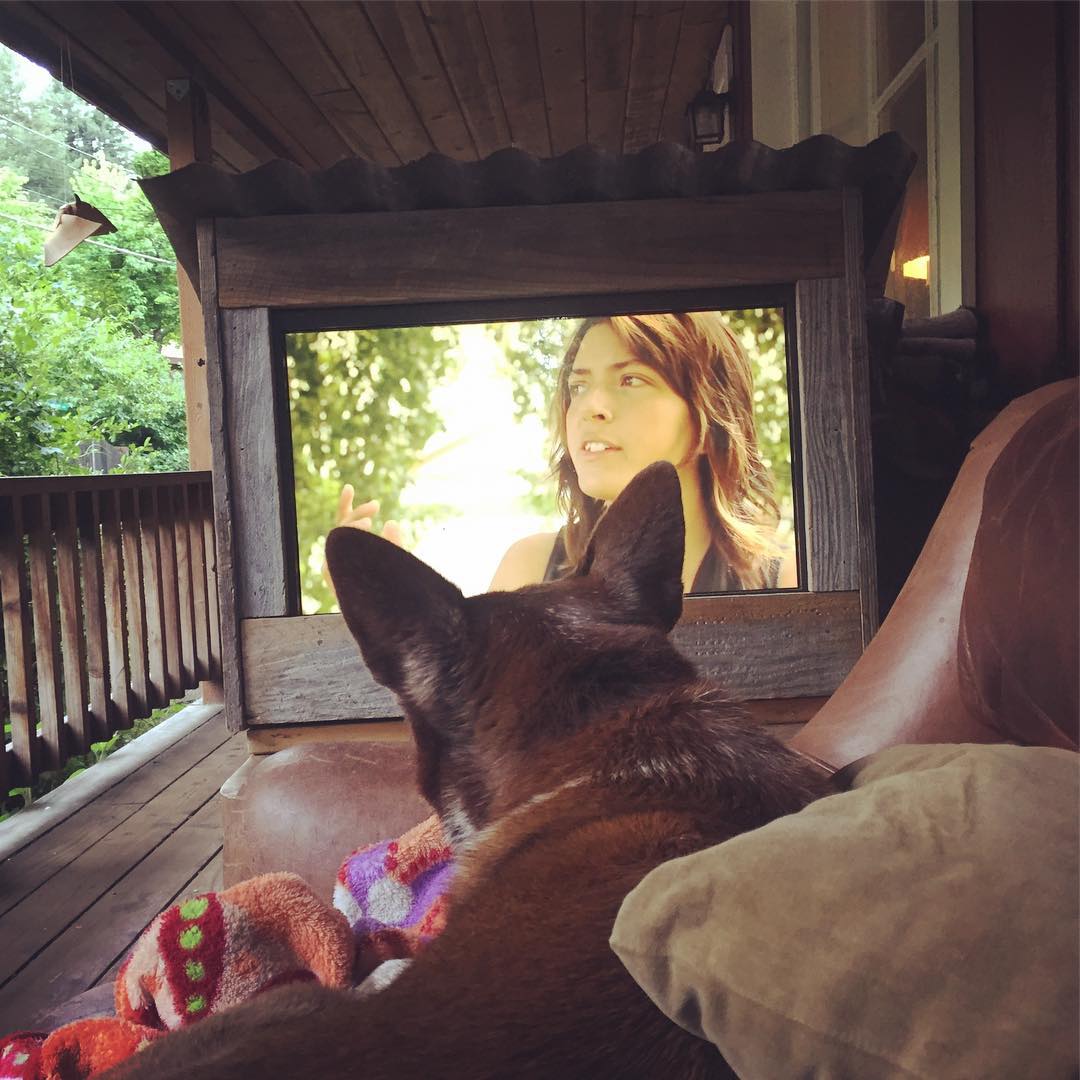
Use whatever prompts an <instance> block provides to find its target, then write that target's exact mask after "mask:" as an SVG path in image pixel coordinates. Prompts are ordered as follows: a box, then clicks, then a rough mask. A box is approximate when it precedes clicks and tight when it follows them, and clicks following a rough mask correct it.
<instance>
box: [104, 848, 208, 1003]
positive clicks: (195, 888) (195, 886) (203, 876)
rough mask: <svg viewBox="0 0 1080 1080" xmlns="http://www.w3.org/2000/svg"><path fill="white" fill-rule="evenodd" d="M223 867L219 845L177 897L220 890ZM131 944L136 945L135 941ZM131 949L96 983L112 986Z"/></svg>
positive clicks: (125, 950)
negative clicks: (212, 855)
mask: <svg viewBox="0 0 1080 1080" xmlns="http://www.w3.org/2000/svg"><path fill="white" fill-rule="evenodd" d="M222 868H223V858H222V849H221V848H220V847H219V848H218V849H217V851H216V852H215V854H214V857H213V858H212V859H211V860H210V861H209V862H208V863H207V864H206V865H205V866H203V867H202V868H201V869H200V870H199V871H198V873H196V874H195V876H194V877H193V878H192V879H191V880H190V881H189V882H188V883H187V884H186V885H185V886H184V887H183V888H182V889H181V890H180V891H179V893H178V894H177V898H178V899H181V900H183V899H185V898H186V897H189V896H199V895H200V894H202V893H207V892H220V891H221V888H222ZM131 944H132V945H134V941H133V942H132V943H131ZM130 951H131V946H128V947H127V948H125V949H124V951H123V952H122V953H121V954H120V955H119V956H118V957H117V958H116V959H115V960H114V961H113V963H112V966H111V967H110V968H109V970H108V971H106V972H105V973H104V974H103V975H102V976H101V977H100V978H99V979H98V980H97V983H96V985H98V986H101V985H102V984H108V985H109V986H112V984H113V982H114V981H115V980H116V975H117V972H118V971H119V970H120V965H121V964H122V963H123V962H124V961H125V960H126V959H127V956H128V953H129V952H130Z"/></svg>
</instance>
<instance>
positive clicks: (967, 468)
mask: <svg viewBox="0 0 1080 1080" xmlns="http://www.w3.org/2000/svg"><path fill="white" fill-rule="evenodd" d="M1076 400H1077V383H1076V380H1071V381H1069V382H1064V383H1055V384H1053V385H1051V386H1046V387H1043V388H1042V389H1040V390H1036V391H1035V392H1034V393H1031V394H1028V395H1026V396H1024V397H1022V398H1019V399H1017V400H1016V401H1014V402H1013V403H1012V404H1011V405H1009V407H1008V408H1006V409H1005V410H1003V411H1002V413H1001V414H1000V415H999V416H998V417H997V418H996V419H995V420H994V422H993V423H992V424H990V425H989V426H988V427H987V428H986V430H985V431H984V432H983V433H982V434H981V435H980V436H979V437H978V438H977V439H976V440H975V442H974V444H973V445H972V449H971V452H970V453H969V454H968V456H967V458H966V459H965V461H964V465H963V468H962V469H961V470H960V475H959V476H958V477H957V479H956V482H955V483H954V484H953V488H952V491H951V492H950V493H949V497H948V499H947V500H946V502H945V506H944V507H943V508H942V511H941V514H940V515H939V517H938V519H937V521H936V522H935V524H934V528H933V529H932V530H931V532H930V536H929V537H928V538H927V541H926V545H925V546H924V548H923V551H922V554H921V555H920V556H919V559H918V561H917V562H916V564H915V567H914V569H913V570H912V572H911V575H910V576H909V577H908V580H907V582H906V583H905V585H904V588H903V589H902V590H901V592H900V595H899V596H898V597H897V599H896V603H895V604H894V605H893V607H892V609H891V611H890V612H889V615H888V617H887V618H886V620H885V622H884V623H883V624H882V626H881V629H880V630H879V631H878V633H877V635H876V636H875V637H874V639H873V641H871V642H870V644H869V646H868V647H867V649H866V651H865V652H864V653H863V655H862V656H861V657H860V658H859V660H858V662H857V663H856V664H855V666H854V668H852V670H851V672H850V674H849V675H848V677H847V678H846V679H845V680H844V682H843V684H842V685H841V686H840V687H839V688H838V689H837V691H836V692H835V693H834V694H833V695H832V697H831V698H830V699H829V700H828V702H826V704H825V705H824V706H823V707H822V708H821V709H820V710H819V712H818V713H817V714H816V715H815V716H814V717H813V718H812V719H811V720H810V722H809V723H808V724H807V725H806V727H805V728H803V730H802V731H800V732H799V733H798V734H797V735H796V736H795V737H794V738H793V739H792V740H791V745H792V746H794V747H795V748H796V749H798V750H802V751H804V752H806V753H809V754H813V755H814V756H816V757H818V758H821V759H823V760H825V761H828V762H831V763H832V764H833V765H835V766H844V765H847V764H849V763H850V762H852V761H854V760H856V759H857V758H860V757H863V756H865V755H866V754H871V753H873V752H874V751H876V750H880V749H882V748H884V747H886V746H892V745H894V744H898V743H920V742H1004V741H1014V740H1017V741H1023V742H1033V743H1048V744H1049V745H1052V746H1062V745H1070V744H1069V743H1065V742H1062V740H1061V736H1060V735H1059V734H1058V733H1057V732H1056V727H1057V726H1060V727H1061V728H1062V730H1068V728H1069V725H1070V724H1073V725H1075V720H1076V717H1075V708H1076V695H1077V690H1076V687H1077V662H1076V629H1075V627H1076V621H1075V620H1076V605H1077V531H1076V500H1077V489H1076V471H1075V467H1074V468H1073V470H1072V473H1071V479H1070V475H1069V470H1068V468H1066V467H1065V458H1066V457H1067V455H1068V442H1067V439H1068V436H1067V434H1065V433H1064V432H1062V433H1055V430H1054V425H1057V424H1059V423H1064V424H1065V426H1066V428H1067V427H1068V424H1069V420H1068V416H1069V410H1070V409H1071V410H1072V412H1071V415H1072V420H1071V423H1072V426H1073V430H1074V434H1073V440H1074V442H1073V447H1074V452H1073V457H1074V461H1073V465H1074V466H1075V424H1076V419H1075V416H1076ZM1044 410H1045V411H1044ZM1036 416H1041V417H1043V419H1042V420H1040V421H1039V422H1037V423H1034V424H1033V426H1031V427H1030V429H1028V428H1027V427H1026V425H1027V424H1028V422H1029V421H1031V420H1032V419H1033V418H1034V417H1036ZM1021 429H1024V431H1023V432H1022V431H1021ZM1018 434H1019V435H1020V436H1022V438H1021V441H1020V442H1018V443H1017V445H1016V446H1015V447H1012V443H1013V440H1014V439H1015V438H1017V437H1018ZM1059 438H1060V439H1062V440H1064V441H1062V442H1061V445H1060V446H1058V448H1057V449H1056V450H1050V449H1049V448H1047V449H1046V450H1045V451H1040V450H1039V441H1040V439H1042V440H1044V441H1045V440H1049V443H1050V444H1051V445H1057V442H1058V440H1059ZM1009 448H1012V450H1011V452H1008V453H1007V450H1009ZM1043 453H1045V454H1046V455H1047V457H1046V460H1048V461H1053V462H1055V463H1056V464H1054V466H1053V470H1052V476H1051V475H1050V473H1047V472H1046V470H1045V469H1044V468H1042V467H1040V466H1036V471H1037V472H1039V475H1040V476H1041V478H1042V481H1043V482H1041V483H1035V482H1033V481H1029V483H1028V490H1027V493H1026V499H1025V498H1021V497H1016V496H1018V495H1019V494H1020V493H1018V492H1016V491H1015V487H1016V484H1015V483H1014V482H1013V481H1011V480H1010V477H1011V476H1013V475H1014V470H1016V469H1017V468H1018V467H1020V468H1021V472H1020V474H1018V475H1022V465H1021V462H1022V459H1023V458H1025V457H1026V456H1027V455H1029V454H1036V455H1039V454H1043ZM1000 459H1004V462H1005V464H1003V466H1002V470H1001V472H1000V474H995V477H994V483H993V484H992V485H988V484H987V477H988V475H989V474H990V472H991V469H992V468H993V467H994V465H995V463H996V462H998V461H999V460H1000ZM1009 462H1012V464H1009ZM984 488H985V489H986V503H985V506H984ZM1036 503H1037V504H1039V505H1040V507H1041V508H1040V509H1037V510H1036V509H1034V504H1036ZM1069 504H1071V507H1072V509H1071V511H1066V510H1065V509H1064V508H1065V507H1066V506H1068V505H1069ZM1070 513H1071V522H1072V526H1071V529H1072V531H1071V535H1069V534H1068V524H1067V522H1068V520H1069V517H1068V514H1070ZM1035 514H1037V515H1038V521H1039V522H1040V523H1042V524H1041V528H1042V529H1043V530H1044V531H1045V536H1040V535H1038V532H1037V531H1035V530H1033V531H1030V532H1029V531H1027V527H1026V525H1025V522H1026V521H1028V520H1032V521H1034V520H1035V518H1034V517H1033V515H1035ZM984 523H985V525H986V528H987V532H988V535H986V536H983V535H982V526H983V524H984ZM1003 527H1004V528H1006V530H1007V531H1006V533H1005V534H1004V537H1003V538H1000V539H999V538H997V537H995V536H994V535H993V534H994V531H995V530H1000V529H1002V528H1003ZM977 533H979V537H980V545H979V559H978V570H977V572H976V573H975V574H974V575H973V576H972V580H971V583H970V584H971V590H970V593H971V595H970V599H969V600H968V599H967V596H966V594H967V591H968V585H969V568H971V567H972V555H973V549H974V547H975V541H976V534H977ZM1021 536H1026V537H1027V540H1028V543H1027V544H1026V545H1024V546H1022V547H1019V548H1018V549H1017V550H1015V551H1013V550H1012V548H1011V547H1009V546H1008V545H1009V543H1010V541H1012V540H1013V539H1016V540H1019V538H1020V537H1021ZM991 556H992V557H993V560H994V561H993V562H992V561H991ZM1002 565H1004V566H1005V567H1006V569H1005V570H1002V569H1001V566H1002ZM1051 568H1052V569H1051ZM1043 571H1046V576H1047V577H1048V578H1050V577H1054V576H1056V579H1057V581H1058V582H1059V584H1060V595H1059V596H1058V597H1057V598H1056V599H1057V603H1056V604H1055V605H1054V610H1055V611H1060V612H1064V611H1065V609H1067V608H1068V607H1069V605H1071V607H1072V613H1071V619H1072V624H1071V625H1072V631H1071V633H1072V644H1071V654H1070V655H1068V656H1063V659H1062V664H1061V667H1060V669H1059V670H1058V671H1057V676H1058V678H1057V679H1056V680H1055V681H1054V685H1060V686H1062V687H1071V689H1068V688H1063V689H1061V690H1060V691H1058V690H1055V691H1054V693H1053V695H1052V700H1053V701H1054V702H1056V703H1058V704H1057V705H1056V706H1055V707H1061V708H1062V709H1066V708H1068V706H1067V705H1064V704H1062V703H1064V702H1066V701H1068V700H1071V701H1072V706H1071V708H1072V717H1071V720H1070V721H1068V722H1065V721H1060V722H1059V723H1058V725H1051V726H1047V725H1046V724H1045V723H1044V722H1040V723H1038V724H1036V723H1034V722H1029V720H1025V719H1021V718H1020V717H1019V716H1018V715H1010V716H1004V715H1003V713H1002V711H1001V709H1002V708H1004V707H1006V706H1007V707H1008V708H1009V709H1011V707H1012V705H1013V704H1014V700H1015V699H1016V697H1017V696H1019V695H1021V693H1022V692H1021V690H1020V689H1019V685H1020V684H1019V683H1017V684H1016V686H1017V689H1016V690H1015V692H1013V691H1012V690H1010V692H1009V694H1007V695H1003V694H1002V693H1001V692H1000V691H997V690H995V689H994V684H995V681H996V677H995V676H994V674H993V672H992V670H988V672H987V674H986V676H985V681H983V678H984V677H983V676H982V675H979V676H976V675H975V672H974V668H973V667H971V666H968V667H965V675H964V679H963V683H962V680H961V665H960V658H959V655H958V648H957V646H958V640H959V636H960V625H961V611H962V609H963V608H964V605H965V602H966V601H967V610H968V616H969V631H968V639H969V640H974V641H975V642H977V645H976V646H975V651H974V652H971V651H970V645H969V646H968V647H967V648H968V649H969V656H968V658H967V659H966V660H965V664H968V663H969V661H971V662H972V663H978V664H979V665H981V664H982V663H983V662H984V661H990V662H991V667H993V664H994V663H996V664H997V667H998V670H1000V669H1001V662H1000V653H1001V651H1002V650H1003V649H1006V648H1009V649H1011V648H1016V647H1019V646H1022V643H1023V636H1024V633H1026V631H1025V630H1022V629H1021V627H1031V626H1033V625H1034V624H1035V623H1037V621H1038V620H1039V619H1040V618H1041V617H1042V610H1041V607H1040V605H1041V604H1042V603H1044V602H1045V599H1046V593H1047V589H1046V587H1045V585H1042V586H1040V587H1039V588H1037V589H1033V590H1029V589H1028V588H1027V586H1026V585H1024V584H1018V583H1021V582H1024V581H1026V580H1027V579H1026V578H1025V574H1027V573H1029V572H1031V573H1035V574H1038V575H1040V580H1042V575H1043ZM998 576H1001V578H1002V580H996V578H997V577H998ZM997 589H1000V590H1002V591H1001V592H1000V593H999V594H997V595H995V590H997ZM1018 605H1019V607H1018ZM979 619H985V620H987V621H990V620H992V621H993V622H994V624H995V626H999V627H1000V628H1001V630H1002V631H1003V632H1002V633H1001V634H1000V635H995V636H993V637H991V636H987V634H988V631H986V632H984V631H982V630H976V629H973V627H974V625H975V621H976V620H979ZM1009 622H1013V623H1015V631H1016V632H1015V633H1014V632H1011V631H1006V630H1005V624H1008V623H1009ZM1067 624H1068V618H1067V617H1066V616H1065V615H1064V614H1062V616H1061V625H1062V626H1064V627H1066V633H1068V630H1067ZM1049 636H1052V635H1051V634H1049V633H1047V634H1041V635H1040V637H1039V639H1038V640H1040V641H1045V640H1046V639H1047V638H1048V637H1049ZM993 642H996V643H997V645H996V648H997V651H998V653H999V658H998V660H997V661H993V659H992V654H991V649H990V643H993ZM1061 648H1062V649H1063V650H1065V652H1068V650H1069V649H1070V645H1069V642H1068V640H1065V641H1063V642H1062V643H1061ZM1055 655H1057V654H1056V653H1055ZM1046 666H1047V667H1049V666H1050V665H1046ZM1009 670H1010V671H1013V672H1015V670H1016V669H1015V668H1014V667H1010V668H1009ZM1045 674H1046V673H1045V671H1044V670H1042V669H1040V672H1039V674H1038V676H1037V677H1038V678H1042V677H1044V676H1045ZM1025 685H1026V684H1025ZM1070 695H1071V697H1070ZM1032 700H1033V702H1034V701H1036V700H1038V699H1037V698H1034V697H1033V699H1032ZM1049 700H1051V699H1050V698H1047V699H1046V701H1047V702H1049ZM1028 715H1029V716H1033V715H1034V713H1033V712H1031V711H1029V714H1028ZM1072 730H1073V732H1074V733H1075V726H1073V727H1072ZM1071 745H1074V746H1075V736H1074V742H1073V743H1072V744H1071Z"/></svg>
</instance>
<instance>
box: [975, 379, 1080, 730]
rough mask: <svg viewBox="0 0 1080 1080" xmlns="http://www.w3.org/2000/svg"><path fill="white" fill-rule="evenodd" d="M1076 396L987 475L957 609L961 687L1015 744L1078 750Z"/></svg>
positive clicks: (1041, 414)
mask: <svg viewBox="0 0 1080 1080" xmlns="http://www.w3.org/2000/svg"><path fill="white" fill-rule="evenodd" d="M1077 433H1078V424H1077V403H1076V394H1075V393H1071V394H1062V395H1061V396H1060V397H1058V398H1056V399H1055V400H1054V401H1052V402H1051V403H1050V404H1049V405H1047V406H1045V407H1044V408H1042V409H1040V410H1039V411H1038V412H1037V413H1036V414H1035V415H1034V416H1032V417H1031V419H1030V420H1028V422H1027V423H1026V424H1024V426H1023V427H1022V428H1021V429H1020V431H1018V432H1017V434H1016V435H1015V437H1014V438H1013V439H1012V440H1011V441H1010V442H1009V444H1008V446H1006V447H1005V449H1004V450H1003V451H1002V452H1001V455H1000V456H999V457H998V459H997V461H996V462H995V463H994V467H993V468H992V469H991V470H990V472H989V473H988V475H987V477H986V490H985V493H984V495H983V516H982V524H981V526H980V527H979V533H978V535H977V536H976V537H975V548H974V550H973V551H972V553H971V569H970V570H969V571H968V582H967V588H966V589H965V590H964V604H963V607H962V609H961V611H960V638H959V649H958V656H959V664H960V691H961V694H962V695H963V698H964V702H965V703H966V704H967V706H968V708H969V709H970V710H971V712H972V713H973V714H974V715H976V716H978V717H979V718H980V719H981V720H982V721H983V722H984V723H987V724H991V725H993V726H994V727H996V728H997V729H998V730H999V731H1001V732H1002V733H1003V734H1005V735H1007V736H1008V737H1009V738H1011V739H1015V740H1016V741H1017V742H1022V743H1039V744H1041V745H1043V746H1061V747H1064V748H1066V749H1070V750H1075V749H1076V748H1077V734H1078V730H1077V729H1078V727H1080V703H1078V701H1077V678H1076V673H1077V668H1078V666H1080V664H1078V660H1080V641H1078V634H1077V624H1078V621H1080V603H1078V602H1077V598H1078V595H1080V583H1078V582H1077V564H1078V562H1080V553H1078V552H1077V537H1078V536H1080V530H1078V522H1077V515H1078V507H1080V500H1078V499H1077V491H1078V490H1080V441H1078V438H1077Z"/></svg>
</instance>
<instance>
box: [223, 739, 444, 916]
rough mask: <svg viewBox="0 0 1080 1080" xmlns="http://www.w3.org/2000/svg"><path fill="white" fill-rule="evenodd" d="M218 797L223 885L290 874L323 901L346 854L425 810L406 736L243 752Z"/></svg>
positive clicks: (417, 817)
mask: <svg viewBox="0 0 1080 1080" xmlns="http://www.w3.org/2000/svg"><path fill="white" fill-rule="evenodd" d="M221 796H222V799H221V801H222V827H223V829H224V833H225V850H224V854H223V864H224V865H223V871H222V877H223V880H224V884H225V886H226V887H228V886H229V885H234V884H236V882H238V881H243V880H244V879H245V878H249V877H253V876H254V875H255V874H265V873H268V872H269V871H271V870H292V871H293V872H294V873H297V874H299V875H300V876H301V877H302V878H303V879H304V880H305V881H306V882H307V883H308V884H309V885H310V886H311V887H312V888H313V889H314V890H315V892H316V893H317V894H318V895H319V896H324V897H326V899H327V900H329V899H330V895H331V893H332V891H333V888H334V880H335V876H336V874H337V869H338V867H339V866H340V865H341V861H342V860H343V859H344V858H345V856H346V855H348V854H349V852H350V851H352V850H353V849H354V848H358V847H362V846H363V845H365V844H371V843H374V842H375V841H377V840H385V839H386V838H387V837H390V836H398V835H400V834H401V833H403V832H405V830H406V829H409V828H411V827H412V826H413V825H415V824H416V823H417V822H418V821H422V820H423V819H424V818H426V817H428V815H430V814H431V807H430V806H429V805H428V804H427V802H426V801H425V800H424V799H423V798H422V797H421V795H420V794H419V792H418V791H417V790H416V756H415V751H414V750H413V745H412V743H411V742H403V743H389V742H361V741H357V740H352V741H349V742H320V743H310V744H307V745H300V746H294V747H290V748H289V749H288V750H282V751H280V752H278V753H276V754H272V755H268V756H266V757H253V758H249V759H248V760H247V761H246V762H245V763H244V765H243V766H241V768H240V769H239V770H238V771H237V772H236V773H234V774H233V775H232V776H231V777H230V778H229V779H228V780H227V781H226V783H225V785H224V787H222V789H221Z"/></svg>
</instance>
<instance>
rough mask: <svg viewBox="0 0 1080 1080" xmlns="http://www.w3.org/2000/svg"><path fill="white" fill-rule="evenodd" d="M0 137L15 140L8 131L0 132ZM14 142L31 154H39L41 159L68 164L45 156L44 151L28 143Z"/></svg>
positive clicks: (60, 159) (54, 157)
mask: <svg viewBox="0 0 1080 1080" xmlns="http://www.w3.org/2000/svg"><path fill="white" fill-rule="evenodd" d="M0 135H2V136H4V137H5V138H8V139H14V138H15V136H14V135H13V134H12V133H11V132H10V131H0ZM16 142H18V143H19V145H20V146H25V147H26V149H27V150H29V151H31V153H34V154H40V155H41V156H42V157H45V158H48V159H49V160H50V161H58V162H59V163H60V164H61V165H67V164H68V162H66V161H65V160H64V159H63V158H58V157H57V156H56V155H55V154H46V153H45V151H44V150H39V149H38V148H37V147H36V146H31V145H30V144H29V143H24V142H20V141H19V140H17V139H16Z"/></svg>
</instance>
